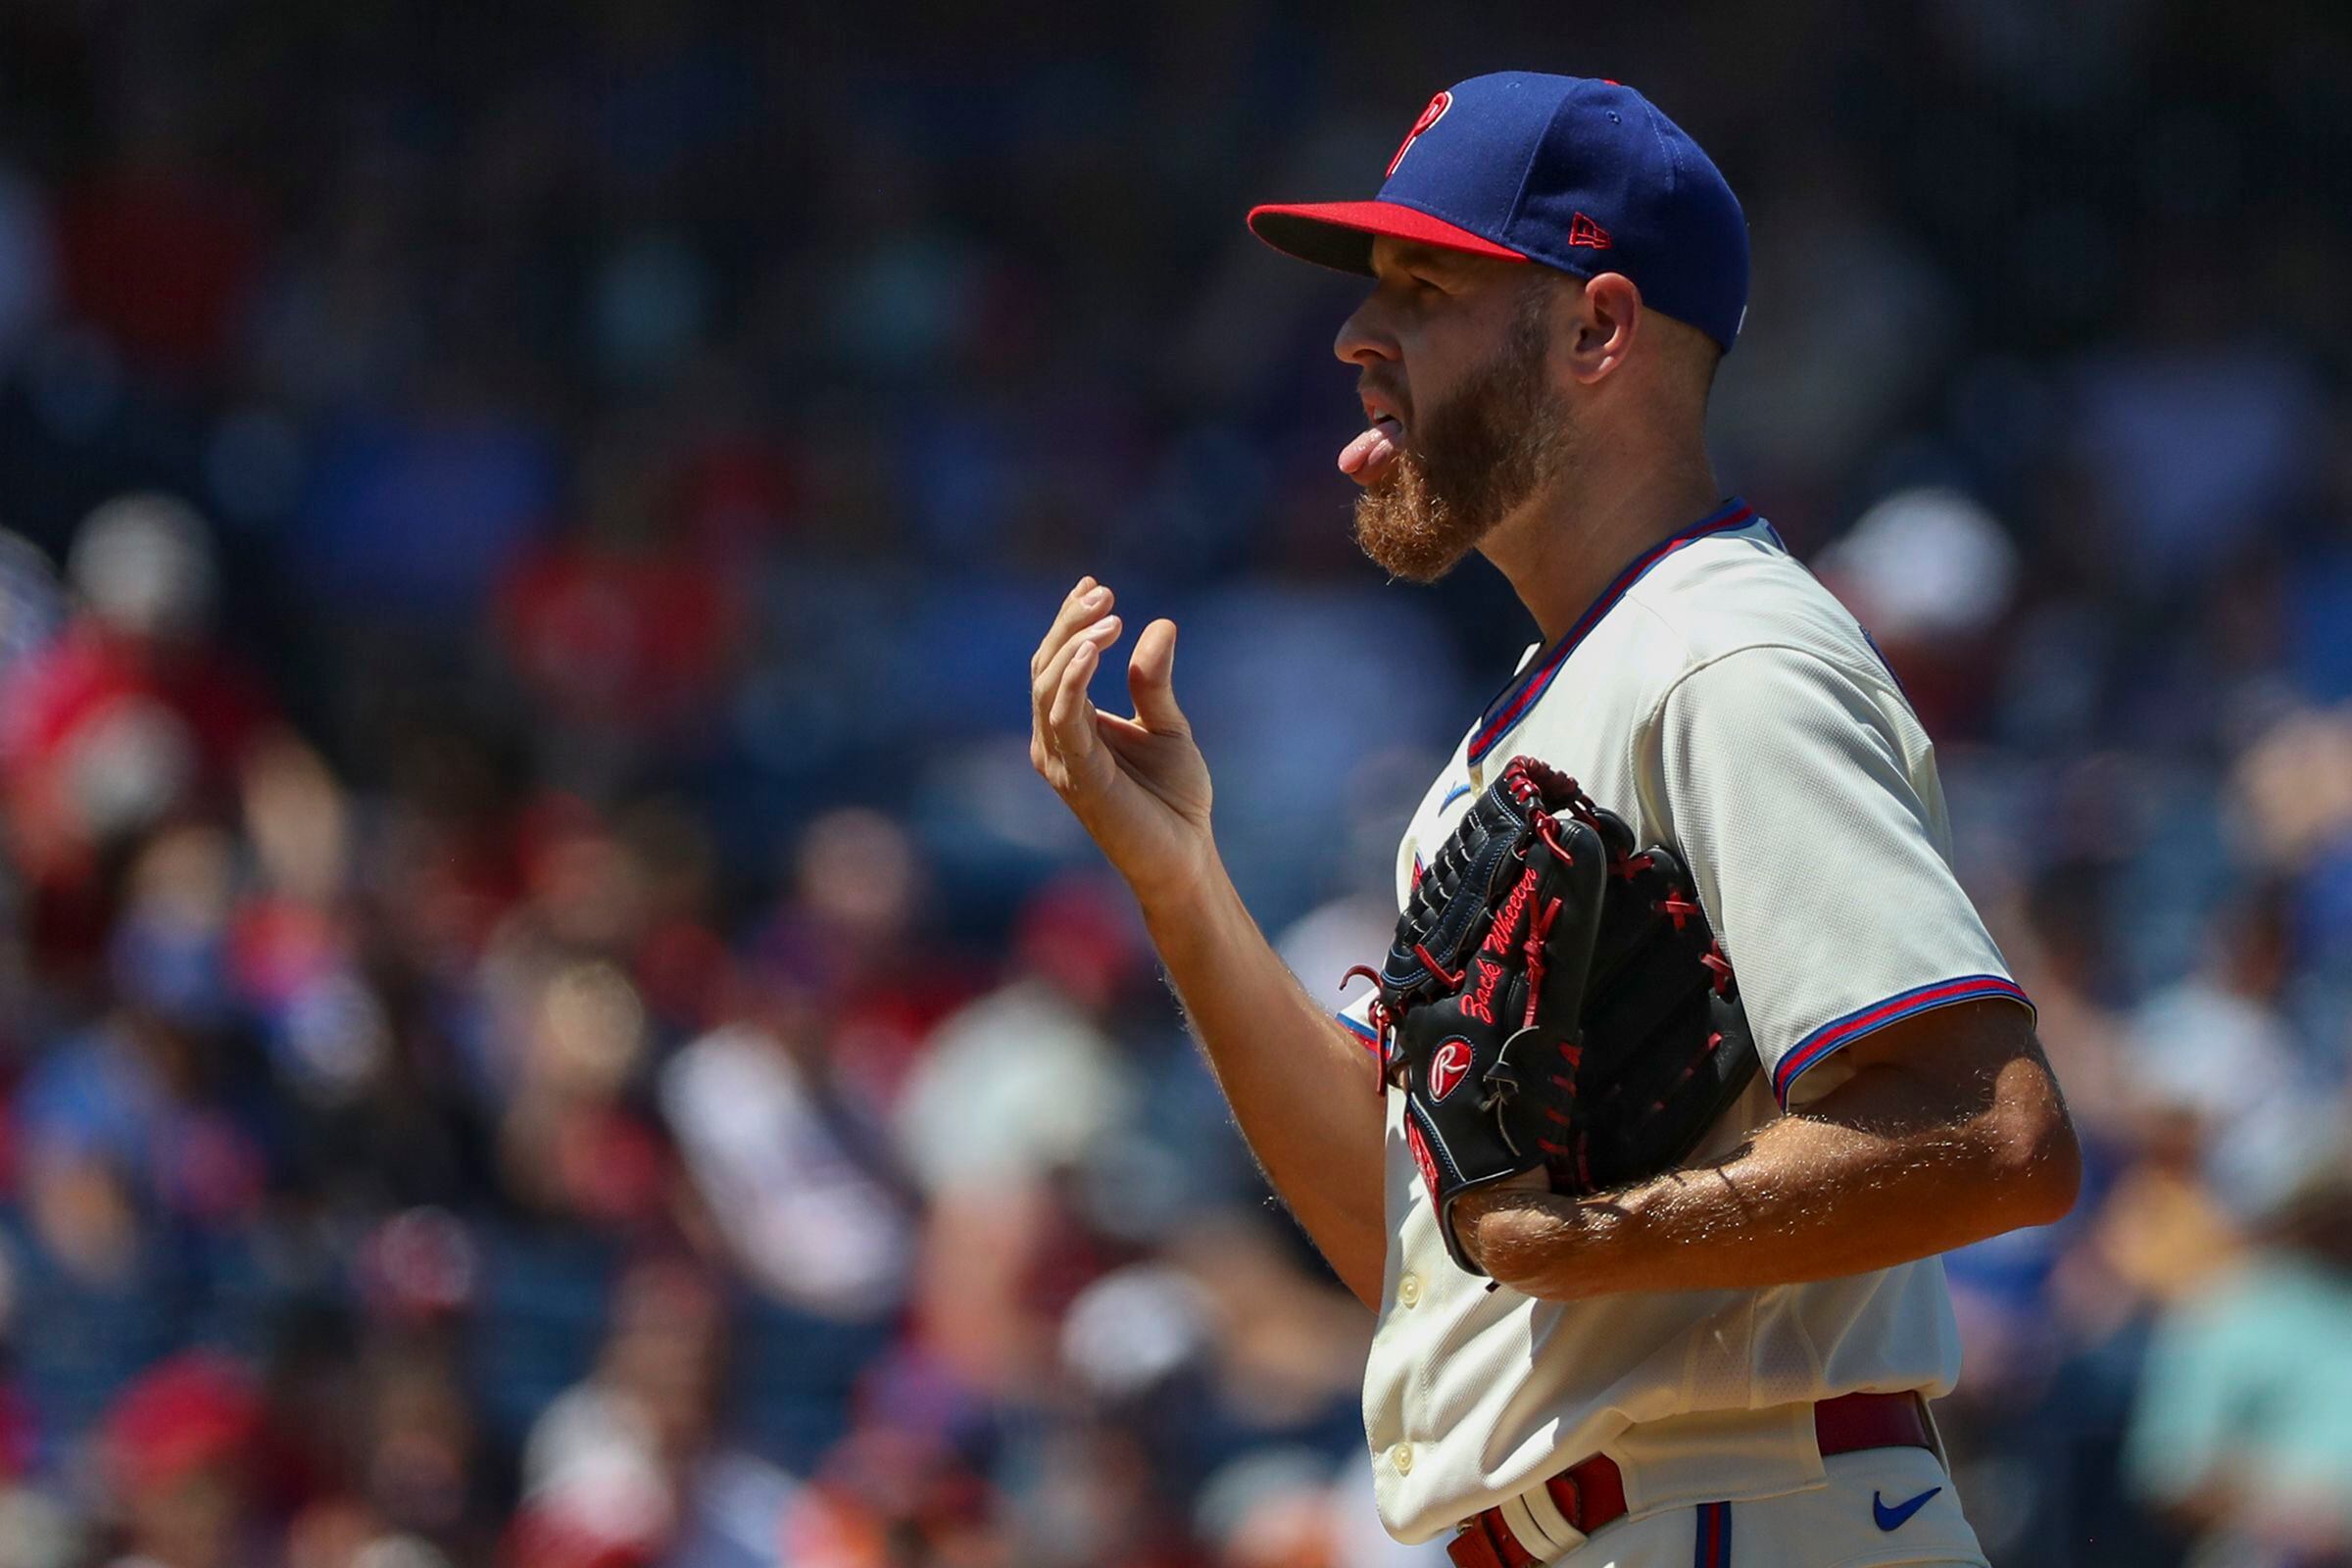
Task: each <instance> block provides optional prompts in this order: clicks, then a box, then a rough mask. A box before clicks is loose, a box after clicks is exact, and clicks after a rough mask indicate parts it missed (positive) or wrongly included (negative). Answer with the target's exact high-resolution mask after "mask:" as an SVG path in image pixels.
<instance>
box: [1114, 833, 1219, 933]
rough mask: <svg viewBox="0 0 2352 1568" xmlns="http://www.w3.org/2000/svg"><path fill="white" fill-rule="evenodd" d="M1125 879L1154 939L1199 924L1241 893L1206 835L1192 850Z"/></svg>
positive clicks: (1212, 842)
mask: <svg viewBox="0 0 2352 1568" xmlns="http://www.w3.org/2000/svg"><path fill="white" fill-rule="evenodd" d="M1126 882H1127V889H1128V891H1129V892H1131V893H1133V894H1134V895H1135V902H1136V907H1138V908H1140V909H1141V910H1142V911H1143V915H1144V925H1145V927H1146V928H1147V929H1148V930H1150V931H1151V933H1152V938H1153V940H1154V942H1158V941H1159V939H1160V938H1161V936H1162V935H1163V934H1165V933H1173V932H1178V931H1183V930H1187V929H1191V928H1193V927H1196V926H1197V925H1198V924H1199V923H1200V922H1201V920H1202V919H1203V918H1205V917H1207V916H1210V915H1213V914H1216V913H1218V912H1220V911H1221V909H1222V907H1223V906H1225V905H1226V904H1228V903H1230V902H1233V901H1235V900H1237V899H1238V897H1239V896H1238V895H1237V894H1236V893H1235V892H1234V888H1233V879H1232V877H1231V876H1229V875H1227V874H1226V870H1225V862H1224V861H1223V860H1222V859H1221V858H1219V857H1218V855H1217V846H1216V841H1215V840H1213V839H1210V838H1208V837H1206V836H1205V835H1203V836H1202V839H1201V844H1200V846H1199V848H1198V849H1197V850H1196V851H1195V852H1194V853H1193V854H1191V855H1188V856H1184V857H1181V858H1177V859H1176V860H1174V861H1172V862H1171V863H1169V864H1167V865H1163V866H1158V867H1155V868H1154V869H1153V870H1152V873H1151V874H1149V875H1129V876H1127V878H1126Z"/></svg>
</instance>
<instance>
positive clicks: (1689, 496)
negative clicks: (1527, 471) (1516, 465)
mask: <svg viewBox="0 0 2352 1568" xmlns="http://www.w3.org/2000/svg"><path fill="white" fill-rule="evenodd" d="M1722 499H1723V493H1722V492H1721V491H1720V490H1718V489H1717V488H1716V486H1715V469H1714V466H1712V465H1711V464H1709V463H1708V462H1707V454H1706V451H1705V449H1704V448H1703V447H1693V448H1692V449H1691V450H1686V451H1675V452H1662V453H1658V454H1656V455H1654V456H1652V457H1650V458H1649V459H1648V460H1647V461H1645V462H1640V463H1631V464H1620V465H1617V466H1615V471H1613V472H1608V473H1580V474H1578V475H1577V476H1576V483H1575V486H1574V489H1573V491H1566V490H1563V491H1559V492H1554V493H1549V494H1545V495H1543V496H1539V497H1537V498H1535V499H1533V500H1531V501H1530V502H1529V503H1528V504H1527V505H1526V506H1525V507H1523V508H1521V509H1520V511H1519V512H1518V513H1516V514H1514V515H1512V516H1510V517H1509V518H1507V519H1505V520H1504V521H1503V523H1502V524H1501V525H1500V526H1499V527H1497V528H1495V531H1494V532H1493V533H1492V534H1490V535H1488V536H1487V538H1486V539H1485V540H1484V541H1483V542H1482V543H1481V544H1480V545H1479V551H1480V553H1481V554H1483V555H1484V556H1485V557H1486V558H1487V559H1488V560H1489V561H1491V562H1493V563H1494V564H1495V569H1496V570H1498V571H1500V572H1501V573H1502V574H1503V576H1504V577H1506V578H1507V579H1509V581H1510V584H1511V588H1512V590H1513V591H1514V592H1516V593H1517V594H1518V595H1519V602H1520V603H1521V604H1523V605H1525V606H1527V610H1528V613H1529V614H1531V615H1533V616H1535V617H1536V624H1537V625H1538V626H1541V627H1542V628H1543V629H1544V641H1545V642H1547V643H1548V642H1556V641H1557V640H1558V639H1559V638H1560V637H1561V636H1563V635H1564V634H1565V633H1566V632H1567V630H1568V628H1569V627H1570V626H1571V625H1573V624H1575V621H1576V617H1577V616H1579V615H1581V614H1583V613H1585V610H1586V607H1588V606H1590V605H1591V604H1592V603H1593V600H1594V599H1596V598H1598V597H1599V595H1600V591H1601V590H1602V589H1603V588H1606V587H1607V586H1608V585H1609V582H1610V580H1611V579H1612V578H1614V577H1615V576H1616V575H1617V573H1618V572H1619V571H1621V570H1623V569H1624V567H1625V564H1626V563H1627V562H1629V561H1631V560H1633V559H1634V558H1635V557H1636V556H1638V555H1640V554H1641V553H1642V551H1643V550H1645V549H1647V548H1648V547H1649V546H1651V545H1653V544H1656V543H1657V542H1658V541H1659V540H1661V539H1663V538H1665V537H1666V536H1667V535H1668V534H1671V533H1673V532H1675V531H1676V530H1677V529H1681V528H1687V527H1689V526H1690V525H1691V523H1694V522H1696V521H1697V520H1698V519H1699V518H1701V517H1703V516H1705V515H1707V514H1708V513H1710V512H1712V511H1714V510H1715V506H1716V503H1717V502H1719V501H1721V500H1722Z"/></svg>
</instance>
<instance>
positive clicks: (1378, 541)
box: [1355, 287, 1575, 583]
mask: <svg viewBox="0 0 2352 1568" xmlns="http://www.w3.org/2000/svg"><path fill="white" fill-rule="evenodd" d="M1549 303H1550V294H1549V292H1548V291H1547V290H1545V289H1543V288H1541V287H1531V288H1529V289H1528V291H1527V297H1526V298H1525V299H1524V300H1522V301H1521V302H1520V305H1519V309H1518V311H1517V312H1516V313H1515V315H1514V316H1513V319H1512V322H1511V329H1510V334H1509V336H1508V337H1507V338H1506V339H1505V340H1504V342H1503V345H1502V347H1501V348H1500V349H1499V350H1497V351H1496V352H1495V356H1494V358H1492V359H1490V360H1489V361H1487V363H1486V364H1484V365H1482V366H1480V367H1479V368H1477V369H1476V370H1474V371H1472V372H1471V374H1470V376H1469V377H1468V379H1467V380H1465V381H1464V382H1463V384H1462V386H1461V389H1460V390H1459V391H1457V392H1455V393H1454V394H1453V396H1451V397H1450V398H1447V399H1446V402H1445V403H1443V404H1441V405H1439V406H1437V407H1436V408H1433V409H1431V410H1430V411H1429V412H1428V414H1427V415H1426V416H1425V417H1423V418H1422V420H1421V424H1420V429H1419V430H1418V432H1417V433H1416V434H1415V435H1414V437H1413V441H1412V445H1411V446H1410V447H1407V446H1406V445H1405V444H1403V443H1402V442H1399V443H1398V445H1397V456H1396V459H1395V461H1394V462H1393V463H1392V464H1391V466H1390V471H1389V472H1388V473H1387V474H1386V475H1385V476H1384V477H1383V478H1382V479H1381V480H1380V482H1379V483H1377V484H1374V485H1371V486H1368V487H1367V488H1366V489H1365V490H1364V492H1363V493H1362V494H1361V495H1359V496H1357V497H1356V498H1355V542H1356V544H1357V545H1358V546H1359V547H1360V548H1361V549H1362V550H1363V552H1364V554H1365V555H1367V556H1369V557H1371V558H1372V560H1373V562H1374V563H1375V564H1377V565H1379V566H1380V568H1381V569H1382V570H1383V571H1386V572H1387V573H1388V574H1389V575H1390V576H1392V577H1401V578H1403V579H1404V580H1405V581H1407V582H1417V583H1432V582H1436V581H1437V580H1438V579H1439V578H1441V577H1443V576H1445V575H1446V573H1447V572H1448V571H1451V570H1452V569H1453V568H1454V566H1455V564H1457V563H1459V562H1460V561H1461V559H1462V558H1463V557H1464V556H1466V555H1468V554H1469V553H1470V551H1471V550H1472V549H1473V548H1474V547H1475V546H1476V545H1477V544H1478V542H1479V541H1480V540H1482V539H1484V538H1485V537H1486V536H1487V535H1488V534H1489V533H1491V532H1493V531H1494V529H1495V525H1496V524H1497V523H1499V522H1501V521H1502V519H1503V518H1505V517H1507V516H1509V515H1511V514H1512V513H1513V512H1515V511H1516V510H1518V508H1519V507H1520V506H1521V505H1522V504H1523V503H1524V502H1526V500H1527V499H1528V497H1530V496H1532V495H1534V494H1535V493H1536V491H1537V490H1538V489H1539V488H1541V487H1543V486H1544V485H1545V484H1547V483H1549V482H1550V481H1551V480H1552V479H1554V478H1556V477H1557V476H1558V475H1559V474H1560V473H1562V472H1563V471H1565V470H1566V469H1567V468H1568V466H1570V464H1571V463H1572V462H1573V460H1574V453H1575V439H1574V438H1575V431H1574V428H1573V417H1574V416H1573V413H1572V411H1571V409H1570V407H1569V405H1568V402H1567V400H1566V399H1564V398H1562V397H1561V396H1560V395H1559V394H1558V393H1556V392H1554V391H1553V390H1552V388H1551V386H1550V384H1549V381H1548V380H1547V378H1546V376H1545V373H1544V367H1545V362H1546V359H1547V358H1548V354H1549V348H1550V334H1549V330H1548V327H1547V324H1546V317H1547V307H1548V305H1549Z"/></svg>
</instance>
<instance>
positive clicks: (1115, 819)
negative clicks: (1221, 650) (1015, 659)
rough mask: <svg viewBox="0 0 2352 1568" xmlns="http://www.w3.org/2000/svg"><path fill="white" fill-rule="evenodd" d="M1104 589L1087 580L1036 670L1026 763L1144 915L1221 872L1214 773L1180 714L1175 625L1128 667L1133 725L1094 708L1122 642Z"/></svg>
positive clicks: (1066, 604)
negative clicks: (1105, 662)
mask: <svg viewBox="0 0 2352 1568" xmlns="http://www.w3.org/2000/svg"><path fill="white" fill-rule="evenodd" d="M1111 604H1112V595H1111V592H1110V590H1109V588H1107V587H1105V586H1103V585H1100V584H1098V583H1097V582H1096V581H1095V579H1094V578H1092V577H1081V578H1079V579H1078V586H1077V587H1075V588H1072V589H1071V590H1070V593H1069V597H1068V598H1066V599H1064V600H1063V601H1062V602H1061V610H1060V612H1059V613H1057V614H1056V615H1055V616H1054V624H1053V626H1052V627H1051V628H1050V629H1049V630H1048V631H1047V632H1046V638H1045V641H1043V642H1041V643H1039V644H1038V645H1037V653H1036V656H1035V657H1033V658H1032V659H1031V660H1030V661H1029V708H1030V718H1031V729H1030V736H1029V760H1030V762H1031V763H1032V764H1033V765H1034V766H1035V767H1036V768H1037V770H1038V772H1039V773H1040V774H1042V775H1043V776H1044V778H1045V780H1046V782H1047V783H1049V784H1051V785H1053V786H1054V793H1055V794H1056V795H1059V796H1060V797H1061V799H1062V804H1064V805H1065V806H1067V807H1068V808H1069V809H1070V810H1071V812H1072V813H1073V814H1075V815H1076V816H1077V818H1078V820H1079V823H1080V824H1081V825H1082V826H1084V827H1085V829H1086V831H1087V832H1088V833H1089V834H1091V835H1093V837H1094V840H1095V842H1096V843H1097V844H1099V845H1101V846H1102V848H1103V854H1104V855H1105V856H1106V857H1108V858H1109V860H1110V863H1111V864H1112V866H1113V867H1115V868H1116V869H1117V870H1118V872H1119V874H1120V875H1121V876H1124V877H1125V878H1126V879H1127V883H1128V885H1129V886H1130V887H1132V888H1134V889H1135V891H1136V893H1137V895H1138V897H1140V898H1142V899H1143V900H1144V901H1145V902H1146V903H1147V904H1148V903H1150V902H1151V901H1152V899H1153V898H1155V897H1158V896H1161V895H1163V894H1176V893H1181V892H1184V891H1186V890H1188V889H1190V888H1192V887H1193V886H1195V885H1197V883H1198V881H1199V879H1200V878H1201V875H1202V874H1203V873H1204V872H1205V871H1206V870H1207V868H1208V867H1209V866H1210V865H1211V864H1213V863H1214V861H1215V858H1216V846H1215V842H1214V840H1213V839H1212V838H1211V837H1210V834H1209V824H1208V803H1209V784H1208V763H1207V762H1206V760H1203V759H1202V757H1201V748H1200V747H1198V746H1197V745H1195V744H1194V743H1193V731H1192V726H1191V725H1189V724H1187V723H1186V722H1185V719H1184V713H1183V711H1181V710H1179V709H1178V708H1177V706H1176V690H1175V685H1174V674H1175V665H1176V623H1175V622H1174V621H1171V620H1155V621H1153V622H1152V624H1151V625H1149V626H1146V627H1145V628H1144V634H1143V636H1141V637H1140V638H1138V639H1136V645H1135V653H1134V656H1133V657H1132V658H1130V659H1129V660H1128V662H1127V691H1128V695H1129V696H1130V697H1132V698H1133V699H1134V701H1135V716H1134V717H1133V718H1121V717H1119V716H1118V715H1117V714H1115V713H1105V712H1103V711H1100V710H1098V709H1097V708H1096V707H1095V705H1094V704H1093V703H1092V702H1091V701H1089V700H1088V698H1087V694H1086V689H1087V682H1088V681H1089V680H1091V679H1093V677H1094V673H1095V668H1096V666H1097V665H1098V664H1099V663H1101V662H1102V659H1103V652H1104V651H1105V650H1106V649H1108V648H1109V647H1110V646H1111V645H1112V644H1113V643H1115V642H1117V641H1118V638H1119V617H1118V616H1116V615H1114V614H1112V613H1111Z"/></svg>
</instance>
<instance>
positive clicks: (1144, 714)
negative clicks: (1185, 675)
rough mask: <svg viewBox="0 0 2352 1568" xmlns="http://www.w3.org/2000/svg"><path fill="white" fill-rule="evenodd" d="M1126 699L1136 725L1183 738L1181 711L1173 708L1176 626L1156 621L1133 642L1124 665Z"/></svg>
mask: <svg viewBox="0 0 2352 1568" xmlns="http://www.w3.org/2000/svg"><path fill="white" fill-rule="evenodd" d="M1127 695H1128V696H1130V697H1132V698H1134V699H1135V716H1136V720H1137V722H1139V723H1141V724H1142V725H1143V726H1144V727H1145V728H1146V729H1150V730H1157V731H1161V732H1164V733H1174V734H1183V733H1185V732H1186V731H1187V730H1188V729H1189V728H1190V727H1191V726H1189V725H1188V724H1186V723H1185V720H1184V710H1182V709H1180V708H1178V707H1177V706H1176V623H1175V622H1174V621H1172V620H1155V621H1153V622H1152V624H1151V625H1149V626H1146V627H1145V628H1144V634H1143V635H1142V636H1141V637H1138V638H1137V639H1136V640H1135V655H1134V657H1133V658H1131V659H1129V660H1128V661H1127Z"/></svg>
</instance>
